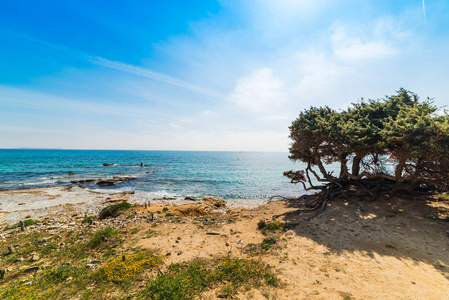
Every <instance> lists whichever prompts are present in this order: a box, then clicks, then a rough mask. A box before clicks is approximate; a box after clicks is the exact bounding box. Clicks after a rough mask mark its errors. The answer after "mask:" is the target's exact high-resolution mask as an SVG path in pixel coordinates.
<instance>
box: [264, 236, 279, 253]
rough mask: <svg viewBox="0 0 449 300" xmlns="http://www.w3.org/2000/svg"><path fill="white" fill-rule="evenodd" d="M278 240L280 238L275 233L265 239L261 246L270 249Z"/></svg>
mask: <svg viewBox="0 0 449 300" xmlns="http://www.w3.org/2000/svg"><path fill="white" fill-rule="evenodd" d="M277 242H278V238H277V237H276V236H274V235H272V236H269V237H267V238H265V239H263V241H262V243H261V244H260V248H261V249H262V250H269V249H270V248H271V247H272V246H273V245H274V244H276V243H277Z"/></svg>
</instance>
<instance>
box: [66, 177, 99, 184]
mask: <svg viewBox="0 0 449 300" xmlns="http://www.w3.org/2000/svg"><path fill="white" fill-rule="evenodd" d="M99 180H101V178H98V179H80V180H70V183H74V184H76V183H95V182H97V181H99Z"/></svg>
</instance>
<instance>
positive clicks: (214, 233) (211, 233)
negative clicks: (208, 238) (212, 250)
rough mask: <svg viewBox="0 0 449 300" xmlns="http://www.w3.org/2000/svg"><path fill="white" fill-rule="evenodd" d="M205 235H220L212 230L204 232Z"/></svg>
mask: <svg viewBox="0 0 449 300" xmlns="http://www.w3.org/2000/svg"><path fill="white" fill-rule="evenodd" d="M206 234H209V235H220V233H219V232H218V231H214V230H211V231H208V232H206Z"/></svg>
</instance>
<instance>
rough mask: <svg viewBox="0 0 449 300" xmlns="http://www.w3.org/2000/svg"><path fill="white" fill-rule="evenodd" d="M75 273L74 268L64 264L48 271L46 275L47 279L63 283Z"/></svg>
mask: <svg viewBox="0 0 449 300" xmlns="http://www.w3.org/2000/svg"><path fill="white" fill-rule="evenodd" d="M76 271H77V269H76V268H74V267H72V266H71V265H70V264H69V263H66V264H63V265H62V266H60V267H57V268H56V269H53V270H50V271H49V272H48V273H47V277H49V278H51V279H52V280H53V281H55V282H63V281H65V280H67V278H69V277H71V276H73V275H74V274H75V273H76Z"/></svg>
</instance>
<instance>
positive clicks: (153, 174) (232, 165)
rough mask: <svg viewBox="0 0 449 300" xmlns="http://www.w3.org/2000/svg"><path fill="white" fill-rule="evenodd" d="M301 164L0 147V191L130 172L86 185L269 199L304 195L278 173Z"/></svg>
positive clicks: (256, 156) (284, 156) (209, 155)
mask: <svg viewBox="0 0 449 300" xmlns="http://www.w3.org/2000/svg"><path fill="white" fill-rule="evenodd" d="M104 163H109V164H113V165H112V166H103V164H104ZM141 164H143V165H144V166H143V167H142V166H141ZM301 167H302V165H301V164H300V163H294V162H292V161H290V160H289V159H288V153H271V152H199V151H115V150H111V151H109V150H22V149H20V150H17V149H14V150H8V149H1V150H0V190H6V189H19V188H31V187H47V186H56V185H67V184H70V181H71V180H77V179H83V178H84V179H85V178H99V177H101V178H106V177H112V176H117V175H132V176H137V177H138V178H137V179H135V180H131V181H127V182H123V183H119V184H117V185H115V186H113V187H100V186H98V185H96V184H90V185H89V184H86V185H85V186H86V187H88V188H95V189H113V190H134V191H138V192H141V193H146V194H148V196H149V197H161V196H204V195H212V196H217V197H222V198H224V199H268V198H269V197H271V196H273V195H284V196H297V195H300V194H303V193H304V191H303V190H302V187H301V186H299V185H296V186H295V185H293V184H291V183H289V180H288V179H287V178H286V177H283V176H282V173H283V172H284V171H287V170H292V169H293V170H296V169H301Z"/></svg>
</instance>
